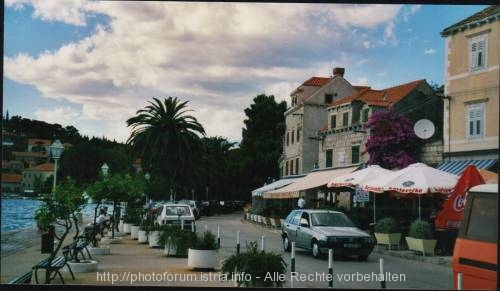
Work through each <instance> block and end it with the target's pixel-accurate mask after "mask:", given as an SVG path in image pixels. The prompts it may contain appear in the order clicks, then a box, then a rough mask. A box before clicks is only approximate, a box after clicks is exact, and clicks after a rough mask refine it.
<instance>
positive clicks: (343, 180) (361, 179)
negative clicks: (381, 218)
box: [327, 165, 393, 223]
mask: <svg viewBox="0 0 500 291" xmlns="http://www.w3.org/2000/svg"><path fill="white" fill-rule="evenodd" d="M392 173H393V172H392V171H391V170H387V169H384V168H382V167H380V166H378V165H370V166H368V167H366V168H364V169H361V170H358V171H355V172H352V173H349V174H346V175H342V176H339V177H336V178H333V179H332V180H331V181H330V182H328V184H327V186H328V187H330V188H335V187H351V188H355V187H358V186H359V185H361V184H363V183H367V182H369V181H371V180H373V179H376V178H383V177H385V176H387V175H389V174H392ZM360 188H362V187H360ZM375 211H376V209H375V195H373V223H375V221H376V219H377V218H376V216H375Z"/></svg>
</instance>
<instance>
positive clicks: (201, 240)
mask: <svg viewBox="0 0 500 291" xmlns="http://www.w3.org/2000/svg"><path fill="white" fill-rule="evenodd" d="M191 248H192V249H196V250H216V249H218V248H219V247H218V244H217V238H216V237H215V235H214V234H213V233H212V232H211V231H205V232H204V233H203V235H202V236H197V237H196V241H195V243H194V244H193V246H192V247H191Z"/></svg>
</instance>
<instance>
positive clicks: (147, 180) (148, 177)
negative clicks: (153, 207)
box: [144, 173, 151, 209]
mask: <svg viewBox="0 0 500 291" xmlns="http://www.w3.org/2000/svg"><path fill="white" fill-rule="evenodd" d="M144 179H146V183H147V185H148V186H149V179H151V175H150V174H149V173H146V174H144ZM148 190H149V189H148ZM146 207H147V208H148V209H149V198H148V194H147V193H146Z"/></svg>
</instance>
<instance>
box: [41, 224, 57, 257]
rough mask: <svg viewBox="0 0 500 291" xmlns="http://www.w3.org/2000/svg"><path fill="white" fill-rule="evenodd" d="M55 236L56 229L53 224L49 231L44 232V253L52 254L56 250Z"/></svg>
mask: <svg viewBox="0 0 500 291" xmlns="http://www.w3.org/2000/svg"><path fill="white" fill-rule="evenodd" d="M54 237H55V229H54V226H53V225H51V226H49V230H48V232H46V233H42V254H51V253H52V252H53V251H54Z"/></svg>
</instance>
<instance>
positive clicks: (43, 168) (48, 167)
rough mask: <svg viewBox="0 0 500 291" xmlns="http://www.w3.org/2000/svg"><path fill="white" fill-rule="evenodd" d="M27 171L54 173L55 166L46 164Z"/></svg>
mask: <svg viewBox="0 0 500 291" xmlns="http://www.w3.org/2000/svg"><path fill="white" fill-rule="evenodd" d="M25 171H36V172H54V164H51V163H45V164H40V165H36V166H33V167H31V168H28V169H25Z"/></svg>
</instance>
